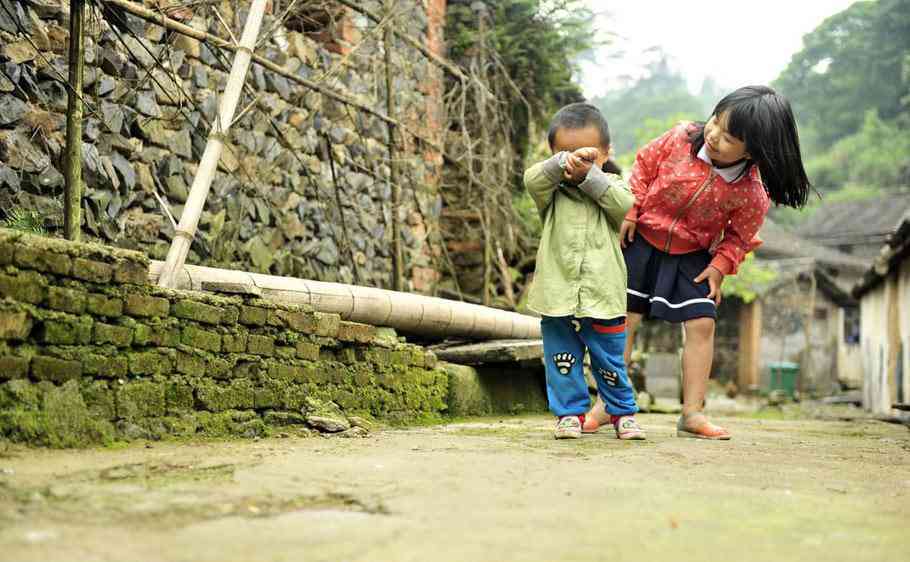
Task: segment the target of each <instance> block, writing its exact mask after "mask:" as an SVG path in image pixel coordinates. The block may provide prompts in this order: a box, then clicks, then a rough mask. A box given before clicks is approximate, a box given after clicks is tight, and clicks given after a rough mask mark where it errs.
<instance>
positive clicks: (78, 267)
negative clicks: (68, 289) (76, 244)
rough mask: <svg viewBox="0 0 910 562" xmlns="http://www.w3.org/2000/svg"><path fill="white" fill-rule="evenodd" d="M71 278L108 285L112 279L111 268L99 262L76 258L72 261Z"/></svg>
mask: <svg viewBox="0 0 910 562" xmlns="http://www.w3.org/2000/svg"><path fill="white" fill-rule="evenodd" d="M72 276H73V277H75V278H76V279H82V280H83V281H89V282H91V283H109V282H110V281H111V278H112V277H113V267H111V265H110V264H107V263H103V262H99V261H94V260H88V259H85V258H76V259H74V260H73V271H72Z"/></svg>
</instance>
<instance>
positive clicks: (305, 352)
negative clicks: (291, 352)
mask: <svg viewBox="0 0 910 562" xmlns="http://www.w3.org/2000/svg"><path fill="white" fill-rule="evenodd" d="M297 357H298V358H300V359H306V360H307V361H318V360H319V345H317V344H315V343H312V342H309V341H299V342H297Z"/></svg>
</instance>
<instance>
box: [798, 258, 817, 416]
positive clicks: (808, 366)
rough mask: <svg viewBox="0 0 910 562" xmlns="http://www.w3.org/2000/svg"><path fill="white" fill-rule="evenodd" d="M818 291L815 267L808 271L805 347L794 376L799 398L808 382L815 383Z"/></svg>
mask: <svg viewBox="0 0 910 562" xmlns="http://www.w3.org/2000/svg"><path fill="white" fill-rule="evenodd" d="M817 291H818V280H817V279H816V278H815V269H813V270H812V271H810V273H809V302H808V303H807V305H806V307H807V309H806V316H805V320H804V324H805V326H804V330H805V333H806V349H805V351H803V364H802V368H801V369H800V370H799V376H797V377H796V391H797V392H798V393H799V396H800V399H802V398H803V393H804V392H805V391H806V388H807V386H808V384H807V383H808V382H809V381H811V382H812V383H813V384H814V383H815V369H814V366H813V364H812V333H813V331H814V327H815V326H814V324H815V299H816V293H817Z"/></svg>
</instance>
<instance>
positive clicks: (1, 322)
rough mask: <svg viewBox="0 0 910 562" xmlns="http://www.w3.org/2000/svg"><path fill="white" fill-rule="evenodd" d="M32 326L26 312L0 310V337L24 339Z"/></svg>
mask: <svg viewBox="0 0 910 562" xmlns="http://www.w3.org/2000/svg"><path fill="white" fill-rule="evenodd" d="M32 326H33V322H32V318H31V316H30V315H29V313H28V312H25V311H8V310H0V339H3V340H22V341H24V340H26V339H28V336H29V334H31V332H32Z"/></svg>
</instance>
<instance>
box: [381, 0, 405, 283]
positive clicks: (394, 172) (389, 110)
mask: <svg viewBox="0 0 910 562" xmlns="http://www.w3.org/2000/svg"><path fill="white" fill-rule="evenodd" d="M385 7H386V17H392V8H393V7H394V5H393V3H392V2H390V1H389V0H386V3H385ZM391 28H392V26H388V27H387V28H386V30H385V35H384V36H383V43H382V47H383V51H384V54H385V98H386V114H387V115H388V116H389V117H390V118H392V119H395V94H394V92H393V86H394V83H395V82H394V79H393V73H394V70H393V68H392V29H391ZM386 127H387V128H388V133H389V134H388V145H389V146H388V149H389V178H388V182H389V187H391V191H392V202H391V207H392V213H391V214H392V233H391V234H392V288H393V289H395V290H396V291H400V290H402V289H403V288H404V254H403V253H402V251H401V184H399V183H398V155H397V153H396V150H395V126H394V125H392V124H391V123H389V124H387V125H386Z"/></svg>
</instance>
